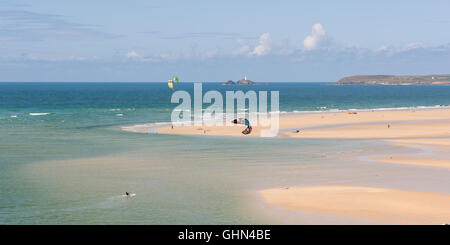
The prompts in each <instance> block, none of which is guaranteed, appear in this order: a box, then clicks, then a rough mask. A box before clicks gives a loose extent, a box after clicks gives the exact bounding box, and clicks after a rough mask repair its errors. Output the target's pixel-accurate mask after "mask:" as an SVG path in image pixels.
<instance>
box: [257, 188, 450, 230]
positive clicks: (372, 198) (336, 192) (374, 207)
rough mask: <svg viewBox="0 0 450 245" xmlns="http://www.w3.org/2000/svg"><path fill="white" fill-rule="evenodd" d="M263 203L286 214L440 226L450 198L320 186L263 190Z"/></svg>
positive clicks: (449, 210) (445, 219) (449, 208)
mask: <svg viewBox="0 0 450 245" xmlns="http://www.w3.org/2000/svg"><path fill="white" fill-rule="evenodd" d="M261 194H262V195H263V197H264V198H265V200H266V201H267V202H269V203H271V204H274V205H277V206H281V207H283V208H285V209H288V210H303V211H308V212H312V213H319V214H328V215H334V216H343V217H349V218H357V219H362V220H369V221H375V222H380V223H389V224H392V223H394V224H442V223H446V222H448V219H449V217H450V195H449V194H441V193H433V192H420V191H407V190H397V189H388V188H376V187H368V186H347V185H324V186H306V187H291V188H288V189H286V188H281V189H280V188H278V189H267V190H263V191H261Z"/></svg>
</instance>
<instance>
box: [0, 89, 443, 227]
mask: <svg viewBox="0 0 450 245" xmlns="http://www.w3.org/2000/svg"><path fill="white" fill-rule="evenodd" d="M177 89H186V90H188V91H189V90H192V84H191V83H180V84H177ZM210 89H216V90H219V91H221V92H223V91H225V90H233V89H242V90H247V89H255V90H279V91H280V110H281V111H287V112H289V111H311V110H313V111H314V110H333V109H349V108H355V109H366V108H391V107H411V106H436V105H444V106H446V105H449V104H450V86H333V85H330V84H326V83H320V84H313V83H306V84H300V83H279V84H278V83H272V84H262V85H258V86H248V87H247V86H235V87H233V86H232V87H230V86H222V85H220V84H214V83H205V84H203V90H204V91H207V90H210ZM170 95H171V93H170V91H169V90H168V89H167V84H165V83H0V137H1V140H0V185H1V186H2V196H3V198H1V199H0V223H2V224H86V223H88V224H116V223H121V224H136V223H137V224H219V223H220V224H222V223H227V224H230V223H268V222H275V221H274V220H273V219H272V218H271V217H269V216H265V215H261V213H259V212H257V211H256V210H258V208H257V207H255V206H257V204H256V201H255V200H258V197H257V195H256V194H255V193H256V190H259V189H262V188H270V187H274V186H284V185H294V184H306V183H320V184H323V183H326V181H327V180H328V179H329V178H330V176H331V177H333V179H334V180H335V181H338V182H339V181H349V179H352V181H358V180H361V181H362V180H363V179H367V178H368V176H369V177H370V176H372V177H373V176H375V175H373V173H371V172H370V171H369V172H361V171H359V172H358V174H357V175H358V176H357V177H355V176H354V175H352V174H353V173H354V171H357V169H358V166H356V167H355V166H354V164H353V163H349V162H348V160H345V158H343V157H342V156H346V155H352V154H359V153H360V152H365V153H370V152H371V151H375V150H376V149H379V148H377V147H381V148H382V147H384V146H383V145H378V144H374V143H371V142H360V141H357V142H355V141H352V140H349V141H335V140H282V139H241V138H239V139H234V138H219V137H193V136H169V135H154V134H137V133H129V132H123V131H121V130H120V126H122V125H132V124H137V123H143V122H164V121H168V120H169V118H170V112H171V109H172V108H174V107H175V105H174V104H170ZM30 113H31V114H30ZM33 113H40V114H37V115H36V114H33ZM43 113H44V114H43ZM46 113H48V114H46ZM356 146H358V147H356ZM337 165H338V166H339V170H336V166H337ZM361 167H365V165H364V164H363V165H361ZM319 169H320V171H319ZM350 176H352V177H351V178H350ZM125 191H132V192H135V193H137V196H136V198H134V199H133V200H128V199H124V198H122V197H121V194H122V193H124V192H125ZM5 197H7V198H5Z"/></svg>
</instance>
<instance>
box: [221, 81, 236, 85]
mask: <svg viewBox="0 0 450 245" xmlns="http://www.w3.org/2000/svg"><path fill="white" fill-rule="evenodd" d="M235 84H236V83H235V82H233V81H232V80H228V82H226V83H223V85H235Z"/></svg>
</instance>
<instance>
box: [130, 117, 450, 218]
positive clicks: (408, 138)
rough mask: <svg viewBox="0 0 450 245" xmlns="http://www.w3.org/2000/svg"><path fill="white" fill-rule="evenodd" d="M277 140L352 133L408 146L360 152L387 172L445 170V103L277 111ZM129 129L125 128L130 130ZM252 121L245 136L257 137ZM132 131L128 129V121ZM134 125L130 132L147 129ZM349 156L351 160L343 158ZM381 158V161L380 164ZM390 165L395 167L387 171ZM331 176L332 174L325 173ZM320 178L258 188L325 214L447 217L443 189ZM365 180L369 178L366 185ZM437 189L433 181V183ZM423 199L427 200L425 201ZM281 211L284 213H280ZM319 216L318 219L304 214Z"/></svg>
mask: <svg viewBox="0 0 450 245" xmlns="http://www.w3.org/2000/svg"><path fill="white" fill-rule="evenodd" d="M279 125H280V131H279V134H278V135H277V138H282V139H289V138H290V139H317V140H320V139H356V140H374V141H378V142H381V143H384V144H386V147H389V148H390V147H392V146H393V145H395V146H398V147H406V148H411V149H412V148H414V149H416V151H415V152H413V153H409V154H406V153H400V152H399V153H389V154H388V153H386V152H383V151H378V152H377V153H376V156H366V157H369V158H370V159H371V160H372V164H375V165H379V166H381V169H383V170H382V171H386V172H390V170H389V168H390V167H389V166H396V165H397V166H399V167H401V166H405V167H407V168H412V169H414V171H418V172H419V175H421V173H423V175H426V170H427V169H436V170H439V169H440V170H441V171H448V170H449V169H450V151H449V149H450V130H449V129H448V125H450V109H449V108H427V109H417V108H414V109H401V110H366V111H358V112H355V111H340V112H319V113H317V112H316V113H303V114H297V115H295V114H291V115H282V116H280V120H279ZM243 128H244V127H243V126H237V125H233V126H174V127H172V126H171V125H170V124H166V125H163V124H160V125H158V127H156V128H153V129H152V132H153V133H159V134H173V135H198V136H228V137H249V136H246V135H243V134H241V131H242V129H243ZM130 129H131V130H130ZM262 129H263V128H259V127H258V126H255V127H254V131H253V133H252V134H251V135H250V137H252V138H258V137H259V136H261V130H262ZM127 130H128V131H133V129H132V128H127ZM147 130H148V129H146V126H145V125H140V126H139V128H138V130H137V131H135V132H146V131H147ZM349 160H350V161H358V159H355V158H350V159H349ZM382 164H385V165H382ZM394 172H395V171H394ZM329 182H331V183H332V182H333V179H329ZM370 183H371V182H370V181H369V182H366V183H365V184H364V185H355V184H353V183H352V182H350V185H339V184H334V185H333V184H325V185H317V186H308V185H307V186H296V185H295V184H294V185H293V186H287V187H273V188H267V189H262V190H259V191H258V193H259V194H260V195H261V196H262V199H263V200H264V201H265V202H267V204H268V205H269V206H277V207H280V208H281V209H283V210H285V212H288V213H290V212H291V213H292V214H293V215H294V214H295V212H298V211H301V212H306V213H310V214H318V215H325V216H327V217H342V218H348V219H353V220H360V221H361V223H363V222H373V223H378V224H441V223H446V222H448V220H449V219H450V209H449V208H448V207H450V193H442V192H439V191H434V190H433V189H434V188H433V187H431V188H430V189H429V190H427V191H419V190H416V189H415V188H414V187H408V188H406V189H399V188H397V187H396V186H395V184H393V185H392V182H391V183H390V184H384V185H381V186H380V185H379V184H375V186H374V185H373V184H372V185H371V184H370ZM367 184H368V185H367ZM437 189H439V188H437ZM424 200H426V201H424ZM287 216H288V215H287ZM310 222H313V223H321V221H320V220H316V221H310Z"/></svg>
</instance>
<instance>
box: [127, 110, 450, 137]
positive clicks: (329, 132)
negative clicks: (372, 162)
mask: <svg viewBox="0 0 450 245" xmlns="http://www.w3.org/2000/svg"><path fill="white" fill-rule="evenodd" d="M449 123H450V109H448V108H445V109H423V110H417V109H410V110H379V111H377V110H374V111H361V112H357V113H356V114H350V113H349V112H345V111H344V112H335V113H333V112H323V113H311V114H301V115H289V116H280V120H279V126H280V134H279V135H280V136H282V137H291V138H360V139H364V138H385V139H386V138H388V139H389V138H390V139H396V138H419V137H420V138H422V137H442V136H449V137H450V129H449V127H448V125H449ZM244 128H245V127H244V126H241V125H232V126H175V127H173V128H172V127H170V126H166V127H160V128H157V129H156V132H158V133H163V134H187V135H209V136H242V137H259V136H261V131H262V130H267V129H268V127H258V126H254V127H253V132H252V134H250V135H248V136H245V135H243V134H242V133H241V131H242V130H243V129H244ZM125 130H129V131H132V130H140V131H142V130H145V125H139V126H136V128H135V129H133V128H132V129H130V128H127V129H125ZM296 130H299V132H298V133H297V132H296Z"/></svg>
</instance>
